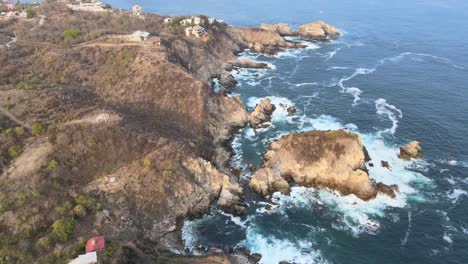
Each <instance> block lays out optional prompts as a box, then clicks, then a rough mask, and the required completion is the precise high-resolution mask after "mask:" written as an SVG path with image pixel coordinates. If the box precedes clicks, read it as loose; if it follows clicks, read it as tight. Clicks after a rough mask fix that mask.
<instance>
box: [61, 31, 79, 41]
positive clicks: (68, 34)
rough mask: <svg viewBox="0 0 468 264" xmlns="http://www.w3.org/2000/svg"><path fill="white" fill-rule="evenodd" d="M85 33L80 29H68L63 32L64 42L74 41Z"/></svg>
mask: <svg viewBox="0 0 468 264" xmlns="http://www.w3.org/2000/svg"><path fill="white" fill-rule="evenodd" d="M81 34H83V32H82V31H81V30H78V29H67V30H64V31H63V32H62V38H63V39H64V40H69V39H74V38H77V37H79V36H81Z"/></svg>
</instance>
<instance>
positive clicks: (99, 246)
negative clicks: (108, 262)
mask: <svg viewBox="0 0 468 264" xmlns="http://www.w3.org/2000/svg"><path fill="white" fill-rule="evenodd" d="M105 248H106V241H105V239H104V237H103V236H98V237H93V238H90V239H89V240H88V242H86V253H89V252H94V251H100V250H104V249H105Z"/></svg>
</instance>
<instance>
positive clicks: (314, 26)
mask: <svg viewBox="0 0 468 264" xmlns="http://www.w3.org/2000/svg"><path fill="white" fill-rule="evenodd" d="M297 33H298V34H299V35H300V36H301V37H304V38H311V39H326V38H332V37H336V36H339V35H340V33H339V32H338V30H336V28H335V27H333V26H331V25H329V24H327V23H325V22H323V21H320V20H319V21H315V22H312V23H309V24H305V25H302V26H300V27H299V28H298V29H297Z"/></svg>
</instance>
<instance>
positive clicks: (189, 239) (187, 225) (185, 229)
mask: <svg viewBox="0 0 468 264" xmlns="http://www.w3.org/2000/svg"><path fill="white" fill-rule="evenodd" d="M192 228H193V222H192V221H184V224H183V226H182V241H184V247H185V248H186V249H188V250H189V251H192V250H193V248H194V246H195V236H194V235H193V229H192Z"/></svg>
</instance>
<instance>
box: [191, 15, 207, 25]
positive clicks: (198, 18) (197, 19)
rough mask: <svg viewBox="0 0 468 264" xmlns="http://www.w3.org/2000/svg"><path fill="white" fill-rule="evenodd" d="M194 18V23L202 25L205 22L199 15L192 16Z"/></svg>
mask: <svg viewBox="0 0 468 264" xmlns="http://www.w3.org/2000/svg"><path fill="white" fill-rule="evenodd" d="M192 19H193V23H194V24H195V25H200V24H203V23H204V22H205V21H204V20H203V19H202V18H201V17H198V16H196V17H192Z"/></svg>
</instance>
